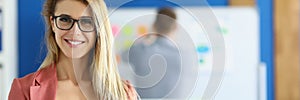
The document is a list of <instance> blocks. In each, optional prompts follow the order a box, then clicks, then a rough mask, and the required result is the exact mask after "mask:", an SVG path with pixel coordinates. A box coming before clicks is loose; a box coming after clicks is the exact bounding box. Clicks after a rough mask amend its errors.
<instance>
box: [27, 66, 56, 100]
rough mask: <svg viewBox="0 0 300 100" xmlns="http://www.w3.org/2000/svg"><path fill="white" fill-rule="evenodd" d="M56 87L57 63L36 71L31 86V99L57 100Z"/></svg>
mask: <svg viewBox="0 0 300 100" xmlns="http://www.w3.org/2000/svg"><path fill="white" fill-rule="evenodd" d="M56 87H57V77H56V65H55V64H51V65H49V66H47V67H45V68H43V69H40V70H39V71H37V72H36V73H35V76H34V79H33V82H32V85H31V87H30V99H31V100H55V94H56Z"/></svg>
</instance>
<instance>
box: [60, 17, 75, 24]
mask: <svg viewBox="0 0 300 100" xmlns="http://www.w3.org/2000/svg"><path fill="white" fill-rule="evenodd" d="M59 21H61V22H67V23H69V22H72V20H71V19H70V18H66V17H61V18H59Z"/></svg>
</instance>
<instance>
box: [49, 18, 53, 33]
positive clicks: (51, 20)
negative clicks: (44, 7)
mask: <svg viewBox="0 0 300 100" xmlns="http://www.w3.org/2000/svg"><path fill="white" fill-rule="evenodd" d="M49 21H50V24H51V28H52V31H54V19H53V17H52V16H50V17H49Z"/></svg>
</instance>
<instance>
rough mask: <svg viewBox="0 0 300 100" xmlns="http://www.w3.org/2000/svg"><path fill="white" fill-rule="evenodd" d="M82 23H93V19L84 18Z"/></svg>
mask: <svg viewBox="0 0 300 100" xmlns="http://www.w3.org/2000/svg"><path fill="white" fill-rule="evenodd" d="M81 23H82V24H92V20H91V19H82V20H81Z"/></svg>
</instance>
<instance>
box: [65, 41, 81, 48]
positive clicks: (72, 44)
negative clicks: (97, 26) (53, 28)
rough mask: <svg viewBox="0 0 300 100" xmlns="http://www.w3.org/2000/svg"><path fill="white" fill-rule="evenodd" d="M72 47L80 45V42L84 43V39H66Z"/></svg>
mask: <svg viewBox="0 0 300 100" xmlns="http://www.w3.org/2000/svg"><path fill="white" fill-rule="evenodd" d="M64 40H65V41H66V42H67V43H68V44H69V45H70V46H71V47H74V46H78V45H80V44H83V43H84V41H78V40H69V39H64Z"/></svg>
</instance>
